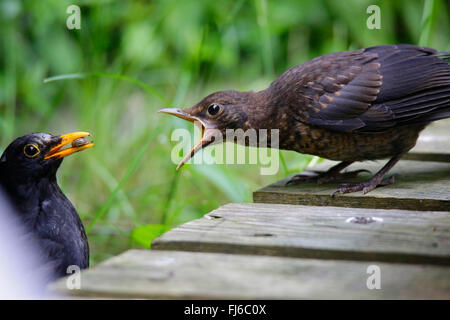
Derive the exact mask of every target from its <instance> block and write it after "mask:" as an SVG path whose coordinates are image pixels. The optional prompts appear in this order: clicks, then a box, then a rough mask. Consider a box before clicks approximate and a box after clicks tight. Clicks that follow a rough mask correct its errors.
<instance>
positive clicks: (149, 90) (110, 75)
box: [44, 72, 170, 106]
mask: <svg viewBox="0 0 450 320" xmlns="http://www.w3.org/2000/svg"><path fill="white" fill-rule="evenodd" d="M89 77H100V78H102V77H103V78H111V79H118V80H123V81H127V82H129V83H132V84H135V85H137V86H139V87H140V88H142V89H144V90H145V91H146V92H147V93H149V94H150V95H152V96H154V97H156V98H158V99H159V100H160V101H161V102H163V103H164V104H165V105H166V106H169V105H170V103H169V100H167V99H166V98H164V96H163V95H162V94H161V93H159V91H158V90H156V89H154V88H152V87H151V86H149V85H148V84H146V83H144V82H142V81H139V80H136V79H134V78H131V77H128V76H125V75H123V74H116V73H107V72H92V73H69V74H62V75H58V76H53V77H49V78H46V79H44V83H49V82H53V81H61V80H71V79H85V78H89Z"/></svg>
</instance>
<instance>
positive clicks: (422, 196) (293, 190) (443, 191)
mask: <svg viewBox="0 0 450 320" xmlns="http://www.w3.org/2000/svg"><path fill="white" fill-rule="evenodd" d="M336 163H337V162H333V161H328V160H326V161H323V163H321V164H319V165H318V166H316V167H314V168H312V169H315V170H320V171H325V170H326V169H328V168H329V167H330V166H332V165H334V164H336ZM385 163H386V161H376V162H375V161H373V162H359V163H354V164H352V165H351V166H349V167H348V169H346V170H357V169H368V170H370V171H371V173H372V174H375V173H376V172H377V171H378V170H379V169H380V168H381V167H382V166H383V165H384V164H385ZM372 174H368V173H362V174H361V175H360V177H358V178H355V179H346V180H340V181H334V182H330V183H324V184H321V185H319V184H317V183H315V182H311V183H301V184H298V185H287V186H286V183H287V181H289V179H290V177H288V178H286V179H284V180H281V181H279V182H276V183H274V184H271V185H269V186H267V187H264V188H262V189H260V190H257V191H255V192H254V193H253V201H254V202H262V203H285V204H300V205H311V206H339V207H356V208H383V209H405V210H421V211H422V210H423V211H429V210H434V211H450V163H442V162H423V161H400V162H399V163H398V164H397V165H396V166H395V167H394V168H393V169H392V170H391V171H390V172H389V173H388V175H387V176H390V175H394V174H395V175H397V176H396V181H395V183H394V184H392V185H388V186H385V187H381V188H376V189H375V190H373V191H371V192H369V193H368V194H366V195H364V194H363V193H362V192H356V193H349V194H345V195H336V196H335V197H334V198H331V193H332V192H333V191H334V190H336V189H337V188H338V187H339V184H341V183H343V182H361V181H367V180H369V179H370V178H371V177H372Z"/></svg>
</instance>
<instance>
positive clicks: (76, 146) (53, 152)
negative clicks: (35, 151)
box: [44, 132, 94, 160]
mask: <svg viewBox="0 0 450 320" xmlns="http://www.w3.org/2000/svg"><path fill="white" fill-rule="evenodd" d="M90 135H91V134H90V133H89V132H73V133H68V134H63V135H62V136H60V138H61V141H60V142H59V143H58V144H57V145H56V146H54V147H53V148H51V149H50V151H49V152H48V153H47V154H46V155H45V158H44V159H45V160H47V159H53V158H56V159H61V158H64V157H67V156H68V155H71V154H72V153H75V152H79V151H82V150H85V149H88V148H90V147H93V146H94V144H93V143H91V142H89V141H88V140H86V139H85V137H88V136H90ZM69 144H71V145H70V146H69V147H68V148H64V147H65V146H67V145H69Z"/></svg>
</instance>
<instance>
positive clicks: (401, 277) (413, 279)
mask: <svg viewBox="0 0 450 320" xmlns="http://www.w3.org/2000/svg"><path fill="white" fill-rule="evenodd" d="M369 265H371V264H370V263H363V262H346V261H327V260H314V259H292V258H280V257H264V256H246V255H230V254H216V253H194V252H176V251H169V252H166V251H153V250H152V251H146V250H131V251H127V252H125V253H123V254H121V255H120V256H117V257H114V258H111V259H109V260H108V261H106V262H104V263H101V264H100V265H98V266H96V267H94V268H92V269H90V270H86V271H83V272H82V273H81V279H82V280H81V290H67V289H66V279H62V280H60V281H59V282H57V283H55V284H53V285H52V286H51V289H52V291H53V292H57V293H63V294H68V295H78V296H84V297H86V296H87V297H89V296H96V297H102V296H103V297H119V298H157V299H161V298H162V299H355V298H359V299H449V298H450V270H449V268H447V267H438V266H420V265H398V264H388V263H376V265H377V266H378V267H379V268H380V274H381V277H380V279H381V282H380V284H381V289H379V290H377V289H372V290H369V289H368V288H367V279H368V277H369V276H370V275H371V274H368V273H367V268H368V266H369Z"/></svg>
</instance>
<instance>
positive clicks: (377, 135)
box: [160, 44, 450, 195]
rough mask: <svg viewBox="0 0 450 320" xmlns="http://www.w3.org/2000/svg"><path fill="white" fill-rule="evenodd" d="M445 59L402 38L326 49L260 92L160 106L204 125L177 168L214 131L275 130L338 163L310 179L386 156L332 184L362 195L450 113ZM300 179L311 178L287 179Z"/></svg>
mask: <svg viewBox="0 0 450 320" xmlns="http://www.w3.org/2000/svg"><path fill="white" fill-rule="evenodd" d="M449 58H450V53H449V52H437V51H436V50H434V49H430V48H424V47H418V46H414V45H406V44H403V45H383V46H375V47H370V48H365V49H360V50H355V51H347V52H337V53H331V54H327V55H324V56H320V57H317V58H314V59H312V60H310V61H308V62H305V63H303V64H301V65H298V66H295V67H293V68H291V69H289V70H287V71H286V72H285V73H283V74H282V75H280V76H279V77H278V78H277V79H276V80H275V81H274V82H273V83H272V84H271V85H270V86H269V87H268V88H267V89H265V90H262V91H259V92H253V91H250V92H239V91H220V92H216V93H213V94H211V95H209V96H207V97H206V98H204V99H203V100H202V101H200V102H199V103H197V104H196V105H195V106H193V107H192V108H189V109H161V110H160V112H164V113H169V114H172V115H175V116H177V117H180V118H183V119H186V120H189V121H192V122H194V121H197V122H199V123H200V124H201V126H202V127H203V128H202V129H203V130H202V131H203V138H202V139H201V141H199V142H198V143H197V144H196V145H195V146H194V148H192V150H191V152H190V153H189V154H188V155H186V157H185V158H184V159H183V160H182V162H181V163H180V165H179V167H180V166H182V165H183V164H184V163H185V162H187V161H188V160H189V158H191V157H192V156H193V155H194V154H195V153H196V152H197V151H199V150H200V149H202V148H204V147H206V146H207V145H209V144H211V143H213V141H214V140H215V138H214V136H215V133H214V132H217V130H218V131H219V132H220V133H222V134H225V131H226V129H243V130H247V129H256V130H258V129H279V139H280V141H279V148H280V149H285V150H294V151H297V152H300V153H307V154H312V155H317V156H320V157H323V158H327V159H331V160H338V161H341V162H340V163H339V164H338V165H336V166H334V167H333V168H331V169H330V170H329V171H327V172H325V173H323V174H320V175H318V176H316V177H314V179H315V180H317V181H318V182H325V181H329V180H333V179H336V178H339V177H348V176H355V175H356V174H357V173H358V172H346V173H341V170H342V169H344V168H345V167H347V166H349V165H350V164H351V163H353V162H355V161H364V160H376V159H385V158H390V160H389V162H388V163H387V164H386V165H385V166H384V167H383V168H382V169H381V170H380V171H379V172H378V173H377V174H375V175H374V176H373V178H372V179H371V180H369V181H367V182H363V183H359V184H354V185H343V186H342V187H341V188H339V189H338V190H336V192H337V193H348V192H355V191H361V190H362V191H363V192H364V193H367V192H369V191H371V190H373V189H374V188H376V187H377V186H379V185H385V184H389V183H393V177H390V178H384V176H385V174H386V173H387V172H388V171H389V170H390V169H391V168H392V167H393V166H394V165H395V164H396V163H397V162H398V161H399V160H400V158H401V157H402V156H403V155H404V154H405V153H406V152H408V150H410V149H411V148H412V147H413V146H414V145H415V143H416V140H417V138H418V135H419V133H420V131H421V130H422V129H423V128H425V127H426V126H427V125H428V124H429V123H430V122H432V121H435V120H439V119H444V118H448V117H450V65H449V63H448V61H446V60H448V59H449ZM246 143H247V141H246ZM268 146H270V141H268ZM305 180H311V178H310V177H305V176H302V175H298V176H296V177H294V178H293V179H292V180H291V182H293V183H298V182H302V181H305ZM336 192H335V193H336ZM333 195H334V193H333Z"/></svg>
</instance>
